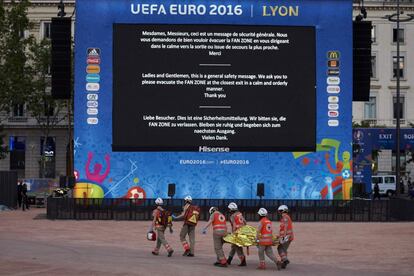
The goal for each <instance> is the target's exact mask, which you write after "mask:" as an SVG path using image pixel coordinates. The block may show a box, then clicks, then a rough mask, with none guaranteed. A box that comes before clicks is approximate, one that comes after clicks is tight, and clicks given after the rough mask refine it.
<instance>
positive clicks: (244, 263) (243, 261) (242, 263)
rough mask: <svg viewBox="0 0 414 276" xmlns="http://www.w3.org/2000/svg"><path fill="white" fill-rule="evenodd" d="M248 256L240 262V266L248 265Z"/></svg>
mask: <svg viewBox="0 0 414 276" xmlns="http://www.w3.org/2000/svg"><path fill="white" fill-rule="evenodd" d="M246 265H247V264H246V257H244V258H243V260H242V261H241V262H240V264H239V266H246Z"/></svg>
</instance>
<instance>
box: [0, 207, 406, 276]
mask: <svg viewBox="0 0 414 276" xmlns="http://www.w3.org/2000/svg"><path fill="white" fill-rule="evenodd" d="M256 223H257V222H251V223H249V224H251V225H256ZM204 224H205V222H201V226H203V225H204ZM181 225H182V222H176V223H175V225H174V228H175V232H174V233H173V234H169V233H168V234H166V238H167V240H168V241H169V242H170V244H171V245H172V247H173V248H174V250H175V253H174V255H173V256H172V257H171V258H168V257H167V256H166V252H165V250H164V249H163V250H162V251H161V254H160V256H153V255H151V250H152V248H153V246H154V242H150V241H147V240H146V232H147V230H148V227H149V222H146V221H140V222H137V221H74V220H67V221H64V220H58V221H50V220H47V219H45V209H31V210H30V211H26V212H22V211H7V212H1V213H0V275H203V276H207V275H277V274H278V275H353V276H355V275H413V271H414V223H295V224H294V230H295V237H296V239H295V241H294V242H293V243H292V245H291V248H290V250H289V254H290V257H289V258H290V260H291V264H290V265H289V266H288V268H287V269H286V270H282V271H276V268H275V266H274V265H273V264H271V263H270V262H268V263H267V268H268V269H267V270H266V271H258V270H256V267H257V263H258V257H257V250H256V248H255V247H252V248H250V255H249V256H248V257H247V267H238V266H237V264H238V260H237V259H236V260H234V261H233V263H234V264H232V265H231V266H229V267H227V268H219V267H215V266H213V265H212V264H213V263H214V262H215V259H216V258H215V255H214V250H213V244H212V237H211V230H209V233H208V234H207V235H202V234H201V233H200V229H201V227H200V226H198V229H197V234H196V240H197V244H196V252H195V254H196V256H195V257H194V258H190V257H183V256H181V254H182V248H181V246H180V243H179V237H178V234H179V230H180V227H181ZM275 226H277V223H275ZM275 228H276V227H275ZM229 250H230V246H229V245H227V244H226V245H225V252H226V253H228V251H229Z"/></svg>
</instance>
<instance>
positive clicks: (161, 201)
mask: <svg viewBox="0 0 414 276" xmlns="http://www.w3.org/2000/svg"><path fill="white" fill-rule="evenodd" d="M155 204H157V205H163V204H164V201H163V200H162V198H160V197H159V198H157V199H156V200H155Z"/></svg>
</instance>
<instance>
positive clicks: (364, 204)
mask: <svg viewBox="0 0 414 276" xmlns="http://www.w3.org/2000/svg"><path fill="white" fill-rule="evenodd" d="M230 202H236V203H237V205H238V207H239V210H240V211H242V212H243V214H244V216H245V218H246V220H247V221H257V220H258V218H259V217H258V215H257V211H258V209H259V208H260V207H264V208H266V209H267V210H268V212H269V217H270V219H272V220H277V219H278V215H277V208H278V206H279V205H281V204H286V205H287V206H289V209H290V214H291V217H292V219H293V220H294V221H309V222H310V221H355V222H356V221H360V222H368V221H401V220H414V201H412V200H411V201H410V200H406V199H391V200H376V201H373V200H356V199H354V200H348V201H345V200H252V199H238V200H237V199H236V200H230V199H194V200H193V204H195V205H198V206H200V207H201V220H207V219H208V210H209V208H210V207H211V206H216V207H218V208H219V209H220V210H221V211H222V212H224V213H227V205H228V204H229V203H230ZM164 203H165V208H167V209H168V210H170V211H172V212H173V213H175V214H178V213H180V212H181V210H182V206H183V203H184V202H183V200H181V199H166V200H165V201H164ZM154 208H155V206H154V199H145V200H134V199H122V198H105V199H79V198H78V199H75V198H52V197H49V198H48V200H47V218H48V219H77V220H150V219H152V217H151V216H152V210H153V209H154Z"/></svg>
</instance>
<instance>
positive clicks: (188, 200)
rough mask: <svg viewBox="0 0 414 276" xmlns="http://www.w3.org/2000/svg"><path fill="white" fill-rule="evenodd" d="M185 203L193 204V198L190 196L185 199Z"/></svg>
mask: <svg viewBox="0 0 414 276" xmlns="http://www.w3.org/2000/svg"><path fill="white" fill-rule="evenodd" d="M184 201H187V202H191V201H193V198H192V197H191V196H189V195H188V196H186V197H185V198H184Z"/></svg>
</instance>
